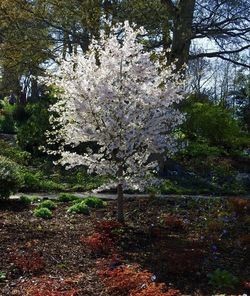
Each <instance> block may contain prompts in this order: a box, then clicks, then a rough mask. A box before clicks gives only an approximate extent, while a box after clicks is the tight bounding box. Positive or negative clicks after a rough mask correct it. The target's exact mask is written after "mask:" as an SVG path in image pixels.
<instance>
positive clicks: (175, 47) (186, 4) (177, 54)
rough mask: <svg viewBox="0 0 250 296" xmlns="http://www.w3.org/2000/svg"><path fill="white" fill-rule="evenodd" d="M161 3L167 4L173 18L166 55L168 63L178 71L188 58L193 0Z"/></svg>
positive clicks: (193, 7)
mask: <svg viewBox="0 0 250 296" xmlns="http://www.w3.org/2000/svg"><path fill="white" fill-rule="evenodd" d="M163 3H165V4H166V5H167V8H168V10H169V12H170V14H171V16H172V19H173V39H172V46H171V52H170V53H169V54H167V56H168V58H169V63H174V64H175V65H176V70H177V71H178V70H181V68H182V66H183V65H184V64H186V63H187V62H188V58H189V49H190V45H191V38H192V23H193V15H194V9H195V0H180V1H178V3H177V4H174V3H173V2H171V1H166V0H165V1H163ZM170 3H171V4H170Z"/></svg>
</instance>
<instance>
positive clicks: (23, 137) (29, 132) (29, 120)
mask: <svg viewBox="0 0 250 296" xmlns="http://www.w3.org/2000/svg"><path fill="white" fill-rule="evenodd" d="M54 101H55V99H54V98H48V97H47V98H43V99H42V100H39V101H38V102H35V103H29V104H27V105H26V106H25V110H24V113H25V118H22V121H20V122H19V126H18V130H17V139H18V144H19V145H20V147H21V148H22V149H24V150H26V151H29V152H30V153H32V155H44V153H43V152H42V151H41V150H40V149H39V147H40V146H44V145H46V130H49V129H50V128H51V126H50V124H49V115H50V114H49V111H48V108H49V106H50V105H51V103H53V102H54Z"/></svg>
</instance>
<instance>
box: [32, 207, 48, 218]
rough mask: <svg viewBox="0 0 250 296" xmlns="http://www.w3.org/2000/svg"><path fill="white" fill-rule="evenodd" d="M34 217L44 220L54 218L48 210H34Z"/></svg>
mask: <svg viewBox="0 0 250 296" xmlns="http://www.w3.org/2000/svg"><path fill="white" fill-rule="evenodd" d="M34 216H36V217H39V218H43V219H50V218H52V212H51V210H49V209H47V208H38V209H35V210H34Z"/></svg>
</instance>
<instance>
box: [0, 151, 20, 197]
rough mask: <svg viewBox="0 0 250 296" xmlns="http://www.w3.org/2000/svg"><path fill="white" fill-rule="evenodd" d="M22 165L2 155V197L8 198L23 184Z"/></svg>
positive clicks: (0, 168) (0, 194)
mask: <svg viewBox="0 0 250 296" xmlns="http://www.w3.org/2000/svg"><path fill="white" fill-rule="evenodd" d="M22 182H23V180H22V177H21V174H20V167H19V166H18V165H17V164H16V163H15V162H13V161H11V160H10V159H8V158H6V157H4V156H1V155H0V184H1V185H0V198H8V197H9V196H10V194H11V193H15V192H17V191H18V190H19V189H20V188H21V186H22Z"/></svg>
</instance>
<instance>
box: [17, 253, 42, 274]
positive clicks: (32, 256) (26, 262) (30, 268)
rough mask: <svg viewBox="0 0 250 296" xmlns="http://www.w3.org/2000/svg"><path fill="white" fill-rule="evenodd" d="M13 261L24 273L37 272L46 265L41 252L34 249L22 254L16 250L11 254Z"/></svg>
mask: <svg viewBox="0 0 250 296" xmlns="http://www.w3.org/2000/svg"><path fill="white" fill-rule="evenodd" d="M11 261H12V262H13V263H14V265H15V267H16V268H18V269H19V270H20V271H21V272H22V273H36V272H39V271H41V270H43V269H44V267H45V262H44V259H43V257H42V256H41V254H40V253H38V252H34V251H26V252H25V253H22V254H19V253H17V252H14V254H12V256H11Z"/></svg>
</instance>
